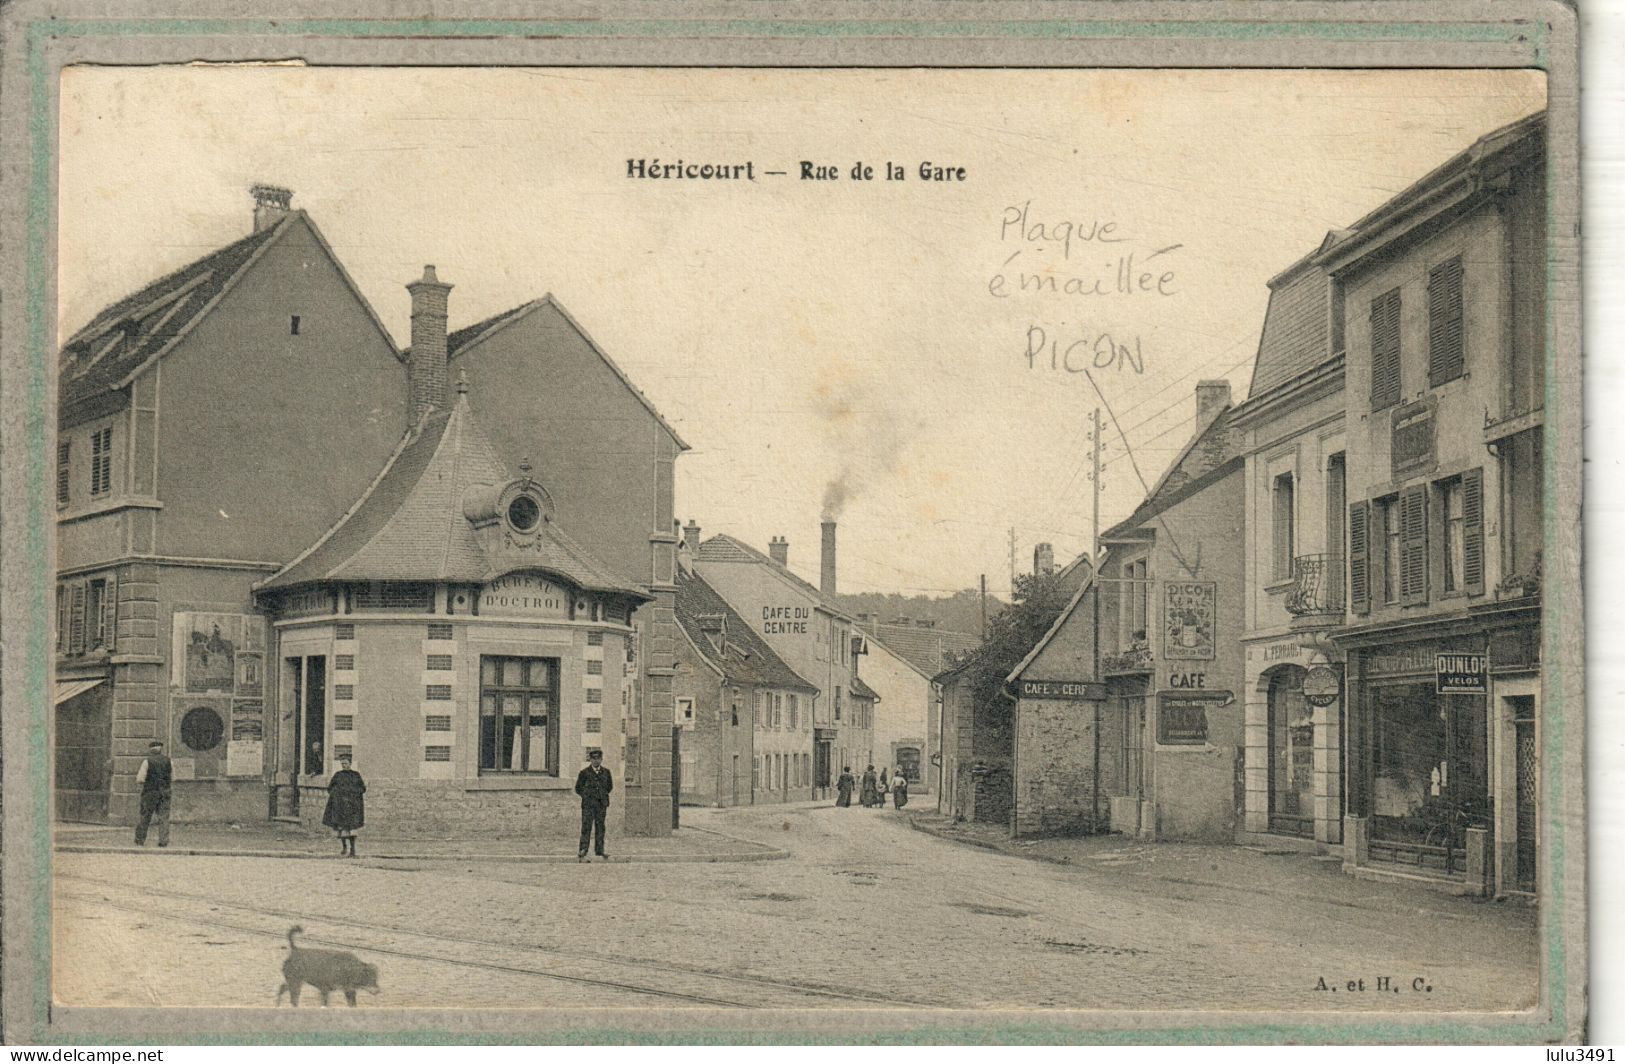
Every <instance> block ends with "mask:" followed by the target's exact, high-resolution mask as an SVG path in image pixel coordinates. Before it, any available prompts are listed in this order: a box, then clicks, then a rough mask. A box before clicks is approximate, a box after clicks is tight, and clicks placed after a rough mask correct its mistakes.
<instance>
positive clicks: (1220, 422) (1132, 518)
mask: <svg viewBox="0 0 1625 1064" xmlns="http://www.w3.org/2000/svg"><path fill="white" fill-rule="evenodd" d="M1233 409H1235V408H1234V407H1232V406H1228V405H1227V406H1225V407H1224V408H1223V409H1221V410H1220V411H1219V412H1218V414H1217V415H1215V416H1214V418H1213V420H1212V421H1210V422H1208V424H1207V427H1206V428H1204V429H1203V430H1202V431H1200V432H1199V433H1198V434H1197V435H1196V436H1195V437H1193V438H1192V439H1191V442H1190V443H1188V444H1186V445H1185V449H1184V450H1183V451H1181V452H1180V453H1179V457H1178V458H1176V459H1174V463H1173V465H1171V466H1169V467H1168V471H1167V472H1165V473H1164V474H1163V475H1162V479H1161V480H1159V481H1158V482H1157V484H1156V486H1155V487H1153V488H1152V489H1151V490H1150V491H1149V492H1147V493H1146V497H1145V500H1144V501H1143V502H1141V503H1140V505H1139V506H1137V507H1135V508H1134V512H1133V513H1132V514H1130V515H1129V516H1128V518H1127V519H1126V520H1123V521H1119V522H1118V523H1117V524H1115V525H1113V526H1112V527H1111V528H1109V529H1107V530H1106V531H1104V532H1102V533H1101V534H1100V538H1101V539H1102V540H1109V539H1120V538H1122V537H1123V536H1124V535H1125V534H1127V533H1130V532H1132V531H1134V530H1135V529H1137V528H1139V527H1140V526H1141V525H1144V524H1145V523H1146V522H1147V521H1149V520H1151V518H1153V517H1155V516H1156V515H1157V514H1159V513H1161V512H1162V511H1164V510H1166V509H1167V508H1168V507H1170V506H1172V505H1173V504H1174V503H1176V502H1178V501H1179V500H1181V499H1183V498H1184V497H1185V496H1186V495H1187V494H1189V493H1190V490H1191V489H1193V488H1195V487H1196V486H1198V485H1199V484H1200V482H1201V481H1202V479H1203V478H1204V477H1206V476H1208V475H1209V474H1211V473H1215V472H1217V471H1218V470H1220V469H1222V468H1224V467H1225V466H1228V465H1230V464H1232V463H1236V462H1240V461H1241V459H1242V449H1241V443H1242V440H1241V434H1240V433H1239V432H1237V431H1236V430H1235V428H1234V426H1233V425H1232V424H1231V417H1230V412H1231V411H1232V410H1233Z"/></svg>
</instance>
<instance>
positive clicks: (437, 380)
mask: <svg viewBox="0 0 1625 1064" xmlns="http://www.w3.org/2000/svg"><path fill="white" fill-rule="evenodd" d="M406 290H407V291H408V292H410V293H412V360H411V362H410V363H409V364H408V366H407V371H406V372H407V381H408V387H409V389H410V393H411V394H410V399H411V406H412V409H411V417H412V424H414V425H415V424H417V423H418V420H419V419H420V418H422V417H423V415H424V414H426V413H428V412H429V411H431V410H436V409H439V408H440V407H443V406H445V405H446V304H447V302H448V299H449V297H450V294H451V285H449V284H445V283H443V282H442V281H441V280H440V278H438V277H436V276H435V273H434V267H433V266H425V267H423V276H422V277H420V278H419V279H418V280H416V281H413V282H412V283H411V284H409V285H407V286H406Z"/></svg>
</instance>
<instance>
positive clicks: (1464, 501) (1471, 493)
mask: <svg viewBox="0 0 1625 1064" xmlns="http://www.w3.org/2000/svg"><path fill="white" fill-rule="evenodd" d="M1461 523H1462V536H1461V569H1462V586H1463V588H1464V589H1465V590H1466V592H1467V593H1468V594H1469V595H1482V594H1483V593H1484V470H1482V469H1469V470H1468V471H1467V472H1465V473H1463V474H1462V475H1461Z"/></svg>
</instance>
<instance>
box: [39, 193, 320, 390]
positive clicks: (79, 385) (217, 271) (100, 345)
mask: <svg viewBox="0 0 1625 1064" xmlns="http://www.w3.org/2000/svg"><path fill="white" fill-rule="evenodd" d="M302 213H303V212H294V214H291V215H289V216H288V217H287V218H284V219H283V220H282V221H281V222H280V223H278V224H277V225H274V226H270V227H268V228H266V229H262V230H260V231H259V232H257V233H250V234H249V235H248V236H245V237H243V238H242V239H241V240H238V241H235V242H234V243H231V244H227V245H226V246H225V247H223V248H221V249H220V250H218V251H213V252H210V253H209V254H207V255H205V256H203V257H202V258H201V259H197V260H196V261H194V262H191V263H188V264H187V265H185V266H182V267H181V268H180V269H178V270H176V271H174V272H173V273H169V274H166V275H164V276H163V277H160V278H158V280H156V281H153V282H152V283H151V284H149V285H147V286H146V287H145V288H142V289H141V290H140V291H138V292H134V293H132V294H130V295H128V296H125V297H124V298H123V299H120V300H119V301H117V302H116V303H113V304H111V305H109V306H107V307H106V308H105V309H103V310H102V311H101V313H99V314H97V315H96V316H95V317H94V318H92V319H91V320H90V323H89V324H88V325H86V326H85V327H84V328H82V329H80V330H79V331H78V332H76V333H74V334H73V335H72V336H70V337H69V338H68V341H67V342H66V343H65V344H63V345H62V352H61V360H60V363H59V366H58V374H59V376H58V387H59V391H58V402H59V404H60V406H61V408H62V409H64V410H66V409H68V408H70V407H72V406H74V405H76V404H78V403H81V402H84V401H86V400H88V399H92V398H95V397H97V396H99V395H101V394H103V393H105V392H107V391H109V390H112V389H115V388H120V387H122V386H123V384H124V381H125V378H127V377H128V376H129V375H130V374H131V373H133V372H135V371H136V370H137V369H139V368H140V367H141V366H142V365H144V364H145V363H146V362H147V360H148V359H150V358H152V357H153V356H154V355H157V354H158V353H159V352H161V351H162V350H163V349H164V348H165V347H166V346H168V345H169V344H170V343H171V342H172V341H173V340H175V339H176V338H177V337H179V336H181V335H182V334H183V333H185V332H186V331H187V330H188V329H190V327H191V326H192V325H193V323H195V322H196V321H198V320H199V319H200V318H202V317H203V312H204V311H205V310H207V309H208V308H209V306H210V305H211V304H212V303H213V302H214V300H215V298H216V297H218V296H219V295H220V294H221V293H222V292H224V291H225V289H226V287H227V286H228V285H230V284H231V282H232V281H233V280H234V279H235V278H236V277H237V276H238V275H239V274H241V273H242V272H243V271H244V269H245V268H246V267H247V266H248V264H249V263H250V262H251V261H253V259H254V258H255V256H256V255H258V253H259V252H260V250H261V249H263V248H265V247H266V246H268V245H269V244H271V243H272V242H273V241H274V240H275V239H276V238H277V237H278V236H280V235H281V234H282V233H283V232H284V231H286V229H287V228H288V226H290V225H291V224H292V223H293V218H294V216H295V215H302Z"/></svg>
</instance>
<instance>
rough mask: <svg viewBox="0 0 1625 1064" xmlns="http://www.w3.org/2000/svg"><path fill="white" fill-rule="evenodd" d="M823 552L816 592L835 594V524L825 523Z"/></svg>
mask: <svg viewBox="0 0 1625 1064" xmlns="http://www.w3.org/2000/svg"><path fill="white" fill-rule="evenodd" d="M823 529H824V550H823V554H822V557H821V559H820V560H821V562H822V565H821V567H820V569H819V580H818V590H820V591H822V592H823V593H824V594H826V595H833V594H835V522H834V521H825V522H824V524H823Z"/></svg>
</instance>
